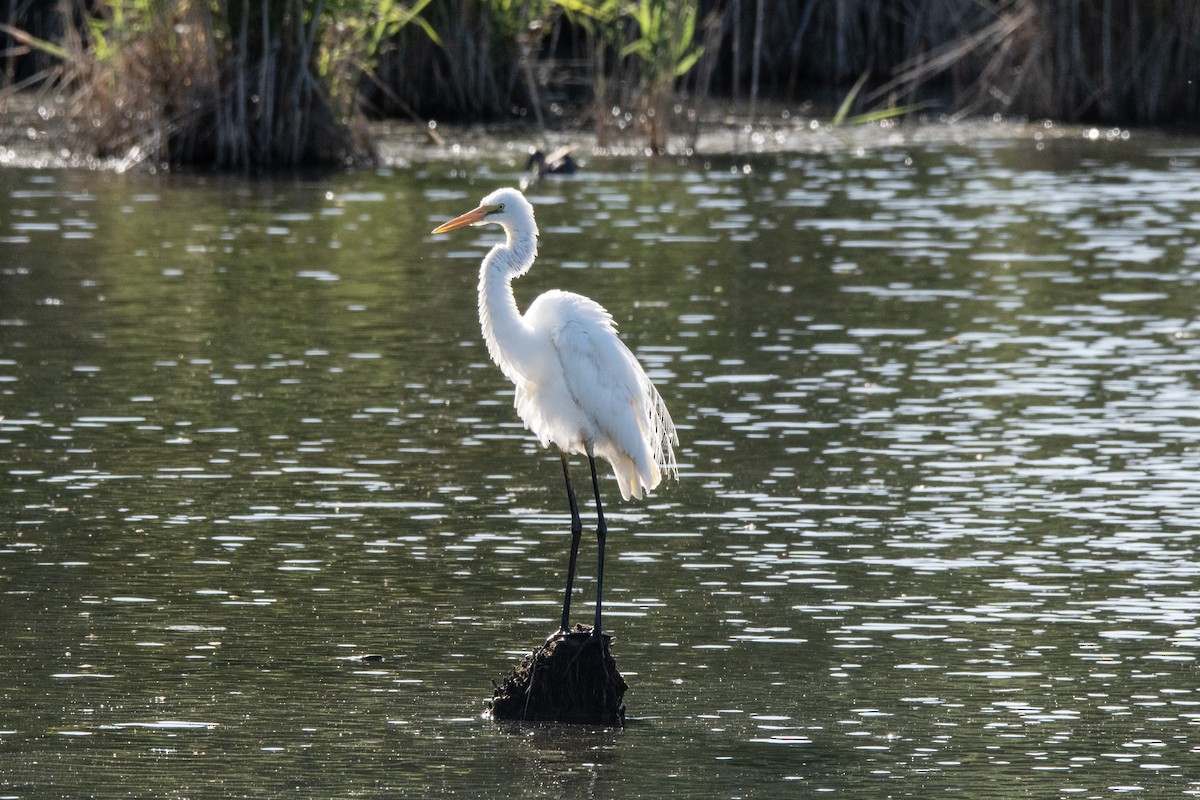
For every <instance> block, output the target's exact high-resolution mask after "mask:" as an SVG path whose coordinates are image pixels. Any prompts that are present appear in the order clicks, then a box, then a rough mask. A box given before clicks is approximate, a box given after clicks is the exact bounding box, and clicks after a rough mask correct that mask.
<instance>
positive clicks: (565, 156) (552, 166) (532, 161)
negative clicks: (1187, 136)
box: [521, 145, 580, 189]
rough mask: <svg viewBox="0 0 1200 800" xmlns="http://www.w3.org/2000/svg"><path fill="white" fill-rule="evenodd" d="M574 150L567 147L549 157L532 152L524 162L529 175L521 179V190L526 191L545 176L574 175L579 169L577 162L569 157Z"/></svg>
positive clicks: (536, 151)
mask: <svg viewBox="0 0 1200 800" xmlns="http://www.w3.org/2000/svg"><path fill="white" fill-rule="evenodd" d="M574 149H575V148H574V147H572V146H570V145H568V146H566V147H560V148H558V149H557V150H552V151H551V152H550V155H546V154H545V153H543V152H542V151H541V150H534V151H533V152H532V153H530V154H529V158H528V159H526V160H525V171H526V172H527V173H529V174H528V175H526V176H525V177H524V178H522V179H521V188H522V189H528V188H529V187H531V186H533V185H534V184H535V183H537V182H538V181H539V180H541V179H542V178H544V177H546V176H547V175H574V174H575V173H576V172H578V171H579V169H580V167H579V162H578V161H576V160H575V159H574V158H572V157H571V151H572V150H574Z"/></svg>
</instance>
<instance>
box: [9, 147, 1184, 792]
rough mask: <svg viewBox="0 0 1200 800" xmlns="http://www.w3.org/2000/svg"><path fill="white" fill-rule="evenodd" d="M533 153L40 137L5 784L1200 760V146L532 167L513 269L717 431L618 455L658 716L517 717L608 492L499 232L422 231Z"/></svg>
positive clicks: (1041, 770) (444, 784)
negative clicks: (235, 162) (282, 161)
mask: <svg viewBox="0 0 1200 800" xmlns="http://www.w3.org/2000/svg"><path fill="white" fill-rule="evenodd" d="M518 178H519V175H517V173H516V172H515V168H514V167H513V166H512V164H511V163H509V162H489V161H481V162H478V163H472V162H469V161H468V162H465V163H463V162H455V163H442V162H430V163H421V162H417V163H416V164H415V165H414V166H411V167H407V168H394V169H386V170H381V171H379V172H368V173H363V172H358V173H351V174H345V175H329V176H321V177H313V178H303V179H294V180H270V181H258V182H242V181H235V180H226V179H218V178H210V177H199V176H183V175H174V176H148V175H123V176H121V175H114V174H103V173H90V172H68V171H37V170H30V169H21V168H7V169H5V170H3V171H0V415H2V416H3V419H2V420H0V475H3V479H2V483H0V487H2V488H0V498H3V499H2V500H0V641H2V642H3V643H4V645H3V648H2V649H0V709H2V710H0V796H3V797H20V798H35V797H88V796H96V797H120V796H146V797H149V796H154V797H236V796H256V797H261V796H280V795H285V794H286V795H288V796H311V797H333V796H336V797H346V796H389V797H394V796H403V797H429V796H436V795H441V794H450V795H460V796H465V797H496V798H501V797H504V798H509V797H517V796H521V797H560V796H587V797H612V798H624V797H635V796H640V797H659V796H662V797H665V796H688V797H705V798H712V797H730V798H732V797H796V796H810V795H812V794H816V793H818V792H819V793H823V794H824V793H828V794H834V795H843V796H862V797H882V796H904V797H930V796H939V795H942V794H959V793H968V792H969V793H971V794H972V795H973V796H976V797H1012V796H1016V795H1028V796H1036V797H1057V796H1062V797H1114V796H1125V795H1127V794H1130V793H1132V794H1133V795H1134V796H1146V797H1151V796H1153V797H1162V796H1183V795H1188V794H1196V793H1200V779H1197V777H1196V774H1195V771H1194V769H1193V768H1192V767H1189V764H1193V763H1194V762H1195V761H1196V759H1197V758H1198V756H1200V728H1198V724H1200V686H1197V681H1196V677H1195V675H1196V671H1195V670H1196V665H1195V660H1196V651H1197V647H1198V646H1200V587H1198V586H1197V577H1198V575H1200V555H1198V554H1197V549H1196V539H1197V535H1198V532H1200V511H1198V508H1200V505H1198V503H1197V501H1198V500H1200V412H1197V409H1198V408H1200V369H1198V368H1197V364H1200V346H1198V345H1197V338H1196V337H1197V332H1198V330H1200V324H1198V323H1197V319H1196V307H1197V297H1198V294H1197V283H1198V281H1200V141H1196V140H1191V139H1186V138H1172V137H1165V136H1158V135H1151V134H1137V133H1135V134H1134V135H1132V136H1130V137H1129V138H1127V139H1125V140H1118V141H1113V142H1108V141H1104V140H1103V139H1101V140H1099V141H1090V140H1088V139H1086V138H1081V137H1073V136H1063V137H1062V138H1060V139H1054V140H1047V141H1040V142H1039V141H1036V140H1034V139H1033V138H1032V137H1023V136H1017V137H1001V138H996V139H990V138H989V137H987V136H978V135H976V136H974V137H973V138H972V140H971V141H969V142H967V143H961V144H960V143H955V142H954V141H953V138H952V137H951V138H944V139H942V140H935V141H930V142H921V141H917V140H895V139H893V140H889V141H887V142H884V143H881V144H880V145H879V146H877V147H867V148H863V149H858V148H854V147H851V148H844V149H832V150H829V151H827V152H815V153H810V154H805V155H786V154H775V155H759V156H753V157H748V158H737V157H732V156H730V157H722V158H714V159H709V160H707V161H705V160H696V161H692V162H678V163H677V162H664V163H646V162H641V161H628V160H605V159H594V160H593V161H592V162H591V163H590V164H589V165H588V168H587V170H586V171H585V172H584V173H583V174H581V175H580V176H579V177H577V178H575V179H572V180H564V181H560V182H551V183H546V184H543V185H541V186H539V187H537V188H536V189H535V190H534V191H532V192H531V193H530V196H531V199H532V200H533V201H534V203H535V205H536V207H537V212H538V219H539V224H540V227H541V229H542V234H543V237H542V246H541V255H540V259H539V263H538V265H537V267H535V269H534V270H533V272H532V273H531V274H530V275H529V276H527V277H526V278H523V279H522V280H521V281H520V282H519V283H518V284H517V293H518V301H519V302H520V303H521V305H522V306H524V305H527V304H528V303H529V302H530V301H532V299H533V298H534V297H535V296H536V295H537V293H538V292H540V291H543V290H545V289H548V288H551V287H557V288H565V289H570V290H573V291H577V292H581V293H583V294H587V295H589V296H591V297H593V298H595V299H597V300H598V301H600V302H601V303H603V304H604V305H605V306H606V307H607V308H608V309H609V310H610V311H611V312H612V313H613V315H614V317H615V318H616V320H617V322H618V324H619V326H620V329H621V332H622V336H623V338H624V339H625V340H626V342H627V343H629V345H630V346H631V348H633V349H634V351H635V352H636V353H637V354H638V356H639V358H640V359H641V360H642V362H643V364H645V365H646V367H647V370H648V371H649V372H650V374H651V376H652V378H653V379H654V380H655V382H656V384H657V385H658V387H659V389H660V391H661V393H662V395H663V397H664V399H665V401H666V402H667V404H668V406H669V407H670V409H671V412H672V414H673V416H674V418H675V421H676V423H677V425H678V427H679V431H680V437H681V439H682V445H681V447H680V449H679V457H680V481H679V482H678V483H675V484H670V485H664V486H663V487H660V488H659V490H658V491H656V492H655V493H654V494H653V495H652V496H651V497H650V498H649V499H648V500H646V501H642V502H629V503H622V502H620V500H619V496H618V495H617V492H616V486H615V483H614V482H612V481H611V479H609V480H606V481H605V486H604V491H605V492H606V495H607V499H608V506H607V509H606V510H607V511H608V512H609V525H610V533H611V535H610V537H609V560H608V564H607V567H606V576H605V577H606V579H605V585H606V619H607V624H608V626H609V628H610V631H611V632H612V633H614V634H615V635H616V637H617V641H616V645H615V654H616V657H617V660H618V663H619V665H620V667H621V669H622V672H623V674H624V675H625V678H626V680H627V681H628V683H629V684H630V687H631V688H630V691H629V693H628V694H627V695H626V704H627V707H628V712H627V713H628V716H629V718H630V722H629V725H628V726H627V727H626V728H625V729H623V730H619V731H613V730H607V731H601V730H590V729H587V728H575V727H569V726H568V727H561V726H547V727H530V728H524V727H516V728H510V727H501V726H497V725H494V724H492V723H491V722H489V721H487V720H485V719H483V718H482V717H481V712H482V708H483V707H482V703H483V701H484V700H485V699H486V698H487V697H488V696H490V692H491V682H492V681H493V680H498V679H499V678H500V677H501V676H502V675H503V674H504V672H506V671H507V670H508V669H509V668H510V667H511V666H512V665H513V664H514V663H515V662H516V661H518V660H519V658H520V657H521V655H522V654H523V653H524V652H526V651H527V650H528V649H529V648H531V647H532V646H533V645H535V644H536V643H537V642H539V641H540V640H541V639H542V638H543V637H544V636H545V635H546V634H547V633H549V632H550V631H551V630H552V629H553V628H554V626H555V624H556V622H557V614H558V607H559V605H560V603H561V596H560V592H561V585H562V581H563V578H564V576H563V571H564V567H565V561H566V552H567V543H568V539H569V532H568V529H567V515H566V504H565V502H564V498H563V496H562V489H561V486H560V483H561V477H560V474H559V468H558V461H557V456H556V455H555V454H553V453H550V452H547V451H543V450H541V449H540V448H539V447H538V445H537V443H536V441H534V440H533V439H532V438H531V436H530V435H529V434H528V433H527V432H525V431H524V430H523V428H522V426H521V424H520V421H519V420H518V419H517V417H516V415H515V413H514V411H513V409H512V405H511V390H510V387H509V386H508V384H507V382H506V380H505V378H504V377H503V376H502V375H501V374H500V373H499V371H498V370H497V369H496V368H495V367H494V366H493V365H492V364H491V363H490V361H489V359H488V356H487V352H486V350H485V348H484V346H483V343H482V341H481V340H480V336H479V330H478V322H477V319H476V316H475V282H476V270H477V266H478V262H479V259H480V258H481V257H482V255H483V253H484V252H485V251H486V248H487V247H488V246H490V244H491V243H492V242H494V241H495V233H494V232H489V231H488V230H486V229H483V230H473V231H465V232H459V233H458V234H456V235H455V236H452V237H431V236H430V235H429V234H428V232H429V231H430V230H431V229H432V228H433V227H434V225H436V224H437V223H439V222H442V221H444V220H446V219H449V218H450V217H451V216H454V215H456V214H458V213H460V212H462V211H465V210H468V209H469V208H472V207H473V206H474V204H475V202H476V201H477V200H478V198H479V197H481V196H482V195H484V194H486V193H487V192H488V191H490V190H491V189H493V188H496V187H497V186H499V185H506V184H515V183H516V182H517V180H518ZM576 468H577V470H578V469H579V465H577V467H576ZM580 474H582V473H580ZM589 506H590V504H589ZM589 511H590V507H589V508H588V509H585V524H586V519H587V516H586V515H587V513H588V512H589ZM593 559H594V551H593V547H592V543H591V542H590V541H588V540H587V539H586V537H585V546H584V550H583V553H582V554H581V569H580V578H579V580H578V581H577V587H578V592H579V594H578V596H577V599H576V602H575V615H576V617H577V618H579V619H580V620H586V619H587V618H588V616H589V614H590V602H589V601H590V598H591V591H592V589H593V587H594V573H593V572H592V570H593V568H594V567H593V565H594V561H593ZM364 656H379V657H380V658H364Z"/></svg>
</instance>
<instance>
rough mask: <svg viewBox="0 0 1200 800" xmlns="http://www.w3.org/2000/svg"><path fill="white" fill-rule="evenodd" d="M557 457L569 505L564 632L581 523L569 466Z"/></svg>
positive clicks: (568, 624) (568, 622) (567, 624)
mask: <svg viewBox="0 0 1200 800" xmlns="http://www.w3.org/2000/svg"><path fill="white" fill-rule="evenodd" d="M559 455H560V456H561V457H562V466H563V480H565V481H566V482H567V502H569V503H570V504H571V560H570V562H568V564H567V594H566V597H565V598H563V615H562V623H561V624H560V625H559V630H560V631H563V632H566V631H568V630H570V629H571V587H572V585H573V584H574V583H575V560H576V558H578V557H579V537H580V536H582V535H583V522H582V521H581V520H580V519H579V506H578V505H576V503H575V489H574V488H572V487H571V465H570V463H569V462H568V461H567V454H566V453H560V454H559ZM594 469H595V467H593V470H594Z"/></svg>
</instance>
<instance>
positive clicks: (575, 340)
mask: <svg viewBox="0 0 1200 800" xmlns="http://www.w3.org/2000/svg"><path fill="white" fill-rule="evenodd" d="M486 224H496V225H499V226H500V227H501V228H503V229H504V231H505V233H506V234H507V240H506V241H505V243H503V244H498V245H496V246H495V247H493V248H492V250H491V251H490V252H489V253H488V254H487V256H485V257H484V259H483V263H482V265H481V266H480V268H479V323H480V326H481V327H482V329H483V338H484V341H485V342H486V343H487V348H488V353H489V354H491V357H492V360H493V361H495V362H496V365H497V366H499V367H500V369H501V370H502V371H503V372H504V374H505V375H506V376H508V378H509V380H511V381H512V382H513V384H514V385H515V386H516V398H515V405H516V409H517V413H518V414H519V415H520V417H521V419H522V420H523V421H524V422H525V426H526V427H527V428H529V430H531V431H532V432H533V433H534V434H535V435H536V436H537V437H538V439H539V440H540V441H541V443H542V445H543V446H549V445H550V444H551V443H553V444H554V445H555V446H556V447H557V448H558V449H559V450H560V451H561V452H562V454H563V474H564V476H565V478H566V481H567V492H568V497H569V499H570V501H571V511H572V533H573V537H572V550H571V563H570V567H569V570H568V577H567V598H566V601H565V602H564V604H563V621H562V627H563V628H566V627H567V622H568V620H567V616H568V609H569V605H570V592H571V582H572V580H573V577H574V565H575V556H576V552H577V550H578V544H579V529H580V526H581V524H580V522H579V517H578V512H577V509H576V504H575V498H574V491H573V489H572V487H571V480H570V473H569V472H568V470H567V460H566V456H567V455H568V454H571V455H584V456H587V457H588V461H589V465H590V466H591V469H592V478H593V489H594V490H595V493H596V512H597V518H598V526H597V536H598V538H599V540H600V562H599V563H600V568H599V569H598V570H597V583H598V584H599V582H600V579H601V577H602V574H603V547H604V534H605V523H604V515H603V510H602V508H601V504H600V494H599V483H598V481H597V480H596V476H595V461H594V457H596V456H599V457H600V458H602V459H604V460H605V461H607V462H608V463H609V464H610V465H612V469H613V473H614V474H615V475H616V478H617V485H618V486H619V487H620V490H621V496H622V497H623V498H624V499H626V500H628V499H629V498H630V497H639V498H640V497H641V496H642V495H643V494H644V493H645V492H647V491H650V490H652V489H654V488H655V487H656V486H658V484H659V483H660V482H661V481H662V479H663V477H664V476H667V475H669V476H672V477H677V474H678V470H677V467H676V463H675V451H674V445H676V444H678V437H677V435H676V433H675V426H674V424H673V423H672V421H671V415H670V414H669V413H668V411H667V408H666V406H665V405H664V404H663V401H662V398H661V397H660V396H659V394H658V391H657V390H656V389H655V388H654V385H653V384H652V383H651V382H650V379H649V378H648V377H646V372H645V370H643V369H642V366H641V364H639V363H638V360H637V358H636V357H635V356H634V355H633V353H632V352H630V350H629V348H628V347H626V346H625V344H624V343H623V342H622V341H621V340H620V339H619V338H618V337H617V329H616V325H615V323H614V322H613V318H612V315H610V314H609V313H608V312H607V311H605V310H604V308H603V307H601V306H600V305H599V304H598V303H596V302H594V301H593V300H590V299H588V298H587V297H584V296H582V295H578V294H573V293H571V292H563V291H558V290H552V291H549V292H546V293H545V294H543V295H541V296H540V297H538V298H537V299H536V300H534V301H533V303H532V304H531V305H530V306H529V309H528V310H527V311H526V312H525V313H524V314H521V312H520V310H519V309H518V308H517V303H516V299H515V298H514V297H513V291H512V282H513V280H514V279H516V278H518V277H520V276H522V275H524V274H525V273H526V272H528V271H529V269H530V268H531V267H532V266H533V262H534V259H535V258H536V257H537V236H538V229H537V224H536V222H535V221H534V217H533V206H531V205H530V204H529V201H528V200H526V199H525V197H524V196H523V195H522V194H521V193H520V192H518V191H516V190H515V189H500V190H498V191H495V192H492V193H491V194H489V195H488V196H487V197H485V198H483V201H482V202H481V203H480V204H479V207H478V208H476V209H475V210H473V211H469V212H467V213H466V214H463V215H462V216H460V217H456V218H455V219H453V220H451V221H449V222H447V223H446V224H444V225H442V226H440V227H438V228H437V229H436V230H434V233H442V232H445V231H449V230H454V229H455V228H461V227H463V226H465V225H486ZM599 631H600V586H599V585H598V586H597V597H596V623H595V626H594V628H593V633H594V635H599Z"/></svg>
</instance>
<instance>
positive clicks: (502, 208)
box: [433, 189, 537, 236]
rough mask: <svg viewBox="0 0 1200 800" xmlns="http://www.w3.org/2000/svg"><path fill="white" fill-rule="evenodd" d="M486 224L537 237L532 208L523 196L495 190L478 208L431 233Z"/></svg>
mask: <svg viewBox="0 0 1200 800" xmlns="http://www.w3.org/2000/svg"><path fill="white" fill-rule="evenodd" d="M488 224H495V225H499V226H501V227H503V228H504V229H505V230H507V231H509V232H510V233H511V232H519V233H523V234H530V233H532V234H533V235H534V236H537V224H536V223H534V221H533V206H531V205H530V204H529V201H528V200H526V199H525V195H523V194H521V193H520V192H519V191H517V190H516V189H497V190H496V191H494V192H492V193H491V194H489V195H488V196H487V197H485V198H483V200H481V201H480V202H479V207H478V208H476V209H474V210H472V211H468V212H467V213H466V214H463V215H461V216H458V217H455V218H454V219H452V220H450V221H449V222H446V223H443V224H442V225H439V226H438V227H436V228H434V229H433V232H434V233H445V232H447V231H452V230H455V229H457V228H462V227H464V226H466V225H488Z"/></svg>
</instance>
